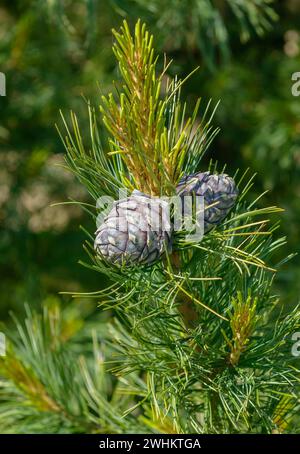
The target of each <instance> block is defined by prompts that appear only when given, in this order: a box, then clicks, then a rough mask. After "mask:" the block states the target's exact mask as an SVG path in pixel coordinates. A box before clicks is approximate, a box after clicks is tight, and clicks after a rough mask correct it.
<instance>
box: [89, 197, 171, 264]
mask: <svg viewBox="0 0 300 454" xmlns="http://www.w3.org/2000/svg"><path fill="white" fill-rule="evenodd" d="M171 230H172V229H171V225H170V222H169V205H168V203H167V202H165V201H163V200H161V199H159V198H150V197H149V196H147V195H145V194H142V193H141V192H139V191H133V193H132V195H131V196H130V197H128V198H126V199H123V200H118V201H116V202H114V205H113V208H112V210H111V211H110V213H109V214H108V216H107V217H106V218H105V220H104V222H103V224H102V225H101V226H100V227H99V228H98V230H97V231H96V239H95V243H94V248H95V250H96V251H97V252H98V254H99V255H100V256H102V257H103V258H104V259H106V260H107V261H109V262H111V263H113V264H117V265H127V266H130V265H135V264H151V263H154V262H155V261H157V260H158V259H159V258H160V256H161V255H162V254H163V252H164V251H165V250H166V248H167V249H168V250H170V247H171Z"/></svg>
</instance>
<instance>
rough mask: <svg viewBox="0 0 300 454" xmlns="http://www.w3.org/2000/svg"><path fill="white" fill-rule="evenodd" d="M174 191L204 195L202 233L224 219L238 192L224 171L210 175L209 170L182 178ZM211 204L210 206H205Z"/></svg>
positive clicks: (179, 193)
mask: <svg viewBox="0 0 300 454" xmlns="http://www.w3.org/2000/svg"><path fill="white" fill-rule="evenodd" d="M176 191H177V194H178V195H180V196H186V195H192V194H193V195H195V196H203V197H204V209H205V211H204V233H207V232H209V231H210V230H211V229H212V228H213V227H214V226H216V225H218V224H220V223H221V222H222V221H223V220H224V219H225V217H226V216H227V214H228V213H229V211H230V210H231V208H232V207H233V206H234V204H235V202H236V199H237V196H238V193H239V191H238V188H237V187H236V185H235V182H234V180H233V179H232V178H231V177H229V176H228V175H226V174H225V173H223V174H220V175H212V174H211V173H209V172H203V173H202V172H199V173H195V174H193V175H188V176H186V177H184V178H182V179H181V180H180V182H179V184H178V186H177V188H176ZM212 204H214V205H213V206H212V207H209V208H207V207H208V206H210V205H212Z"/></svg>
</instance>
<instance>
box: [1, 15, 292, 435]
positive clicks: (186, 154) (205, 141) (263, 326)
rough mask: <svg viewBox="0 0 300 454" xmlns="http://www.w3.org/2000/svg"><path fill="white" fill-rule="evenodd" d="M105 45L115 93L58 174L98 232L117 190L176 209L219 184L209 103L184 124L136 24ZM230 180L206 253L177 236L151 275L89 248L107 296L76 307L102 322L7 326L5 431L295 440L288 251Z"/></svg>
mask: <svg viewBox="0 0 300 454" xmlns="http://www.w3.org/2000/svg"><path fill="white" fill-rule="evenodd" d="M113 34H114V37H115V43H114V46H113V51H114V54H115V56H116V58H117V60H118V63H119V69H120V75H121V78H122V83H121V84H117V85H116V90H115V93H113V94H109V95H106V96H103V97H102V100H101V106H100V112H99V113H98V111H97V110H95V108H94V107H93V106H91V105H90V104H88V115H89V122H90V143H86V141H85V140H83V138H82V136H81V133H80V128H79V123H78V120H77V117H76V115H75V114H74V113H71V116H70V119H65V118H63V124H64V129H61V131H60V133H61V137H62V140H63V143H64V146H65V148H66V163H67V166H68V168H69V169H70V170H71V171H72V172H74V174H75V175H76V176H77V177H78V179H79V181H80V182H81V183H82V184H83V185H84V186H85V187H86V189H87V191H88V192H89V194H90V196H91V201H92V202H91V204H90V205H89V206H87V205H86V204H85V205H83V206H82V207H83V209H86V210H88V211H90V214H91V216H92V217H93V219H94V220H95V223H96V218H97V215H98V210H97V209H96V202H97V200H98V199H99V197H100V196H112V197H113V198H114V199H115V200H117V197H118V191H119V189H121V188H126V189H128V190H129V191H130V192H132V191H133V190H138V191H141V192H143V193H146V194H148V195H150V196H162V195H173V194H175V193H176V186H177V185H178V184H179V182H180V181H182V178H184V177H186V176H187V175H192V174H195V173H196V172H199V170H201V172H206V171H207V172H210V174H215V173H217V172H218V169H217V166H216V164H215V163H213V162H212V163H211V164H210V167H209V168H208V169H203V167H202V157H203V154H204V153H205V151H206V149H207V148H208V147H209V145H210V144H211V142H212V140H213V138H214V136H215V135H216V133H217V132H218V131H217V129H215V128H214V127H213V126H212V120H213V113H214V108H212V107H211V103H209V104H208V105H207V106H206V107H205V108H202V102H200V100H198V101H197V103H196V106H195V108H194V109H193V110H192V111H191V112H192V113H191V115H190V116H189V115H187V111H190V110H191V109H190V108H188V107H189V106H188V107H187V106H186V104H185V103H183V102H182V101H181V86H182V84H183V83H184V81H181V80H179V79H176V78H175V79H171V78H170V77H169V76H168V75H167V74H168V67H169V64H167V63H166V62H164V65H163V69H162V71H161V73H160V74H158V67H159V63H160V61H159V60H158V58H157V57H156V55H155V53H154V48H153V37H152V36H151V35H150V34H149V32H148V31H147V29H146V26H145V25H144V24H141V22H140V21H138V22H137V24H136V27H135V30H134V33H133V34H132V33H131V32H130V29H129V27H128V25H127V23H126V22H124V23H123V25H122V27H121V29H120V31H114V32H113ZM99 117H101V118H102V126H104V127H105V128H106V130H107V133H108V136H109V137H108V140H107V141H105V140H103V139H102V134H101V131H102V129H100V128H99V119H98V118H99ZM100 126H101V124H100ZM102 126H101V127H102ZM220 171H222V172H223V171H224V169H220ZM233 179H234V181H235V182H236V185H237V187H238V188H239V196H238V198H237V200H236V204H235V205H234V207H231V208H232V209H231V211H230V212H229V213H228V215H227V217H226V218H225V219H223V218H222V222H221V223H219V224H218V225H216V227H215V228H213V229H210V230H209V231H208V232H207V234H206V235H204V237H203V238H202V240H201V241H193V240H192V239H190V238H189V237H188V236H185V235H184V234H183V233H182V232H178V233H175V234H174V237H173V239H172V250H171V251H167V250H166V251H165V254H164V255H163V256H162V257H161V258H160V259H159V260H158V261H156V262H155V263H151V264H149V263H142V264H139V265H138V266H133V267H132V266H131V267H128V266H126V264H125V265H124V266H121V267H120V266H118V265H117V264H114V263H109V262H108V261H107V260H105V259H104V258H103V257H101V255H99V254H97V253H95V251H94V247H93V243H94V234H93V232H86V234H87V241H86V243H85V246H84V247H85V249H86V252H87V256H88V259H87V262H86V263H84V264H83V265H85V266H87V267H88V268H89V269H90V270H91V271H90V272H98V273H99V279H101V278H103V277H104V276H105V279H106V281H107V282H108V284H107V287H106V288H105V289H102V290H99V291H96V292H94V293H91V294H85V295H82V294H74V297H75V298H76V297H77V298H80V299H81V298H82V297H84V296H86V297H88V298H89V299H92V301H96V302H97V303H98V304H99V314H100V315H99V318H95V319H93V318H92V319H91V317H88V316H87V317H86V318H87V320H85V321H84V322H83V323H82V324H80V322H79V320H80V317H79V312H80V311H78V309H77V310H75V311H74V312H73V315H72V318H71V320H72V323H70V314H66V310H61V309H60V308H59V305H58V304H55V305H54V306H53V305H51V307H50V308H49V309H47V308H45V311H44V313H43V315H42V316H38V315H36V314H34V313H33V312H32V311H30V310H29V309H28V310H27V318H26V322H25V326H23V325H22V324H21V323H19V322H18V321H16V325H17V327H18V334H17V335H13V336H12V338H11V341H10V342H9V349H8V353H7V355H6V357H3V358H0V361H1V362H0V372H1V377H2V378H1V397H0V398H1V401H0V409H1V411H0V425H1V428H2V429H3V430H5V431H7V432H9V431H12V427H13V430H17V431H18V432H43V431H45V429H46V430H48V431H50V432H59V431H60V432H67V433H73V432H98V433H109V432H112V433H133V432H139V433H245V432H247V433H274V432H283V431H287V432H295V431H296V430H297V428H296V427H297V420H296V418H297V410H298V408H299V371H298V370H297V364H296V360H295V358H294V357H293V355H292V353H291V348H292V335H293V333H295V332H297V330H300V327H299V316H300V311H299V309H297V308H296V309H295V310H294V311H292V312H291V313H289V314H288V315H286V314H284V312H282V313H281V311H280V307H281V306H280V302H279V301H278V298H277V297H276V295H274V294H273V292H272V283H273V280H274V277H275V275H276V270H277V269H278V267H279V266H280V263H278V264H274V263H272V255H273V253H274V251H276V250H277V249H278V248H280V247H281V246H283V245H284V244H285V239H284V238H278V237H277V238H276V239H274V236H273V233H274V231H275V230H277V228H278V224H275V225H271V223H270V222H269V215H270V214H274V213H278V212H280V211H281V210H280V209H278V208H276V207H274V206H271V207H267V208H263V209H261V208H260V209H259V208H257V207H256V203H257V200H256V201H251V202H248V201H247V197H248V196H247V193H248V191H249V189H250V188H251V186H252V185H253V184H255V180H254V177H252V176H251V175H250V172H249V171H246V172H241V171H239V170H237V171H236V174H235V175H233ZM74 203H75V202H74ZM93 207H95V208H93ZM95 230H96V228H95ZM74 307H76V306H74ZM281 314H282V315H281ZM77 320H78V323H77ZM91 332H92V333H93V338H92V340H90V333H91ZM16 402H18V406H16Z"/></svg>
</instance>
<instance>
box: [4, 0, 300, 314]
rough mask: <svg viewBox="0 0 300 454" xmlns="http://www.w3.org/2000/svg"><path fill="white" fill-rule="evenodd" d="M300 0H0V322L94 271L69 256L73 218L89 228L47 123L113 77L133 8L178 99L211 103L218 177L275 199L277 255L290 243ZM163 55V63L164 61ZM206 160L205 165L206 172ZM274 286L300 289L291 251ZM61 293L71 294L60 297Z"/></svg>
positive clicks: (294, 238) (94, 96) (80, 194)
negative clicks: (1, 81) (118, 33)
mask: <svg viewBox="0 0 300 454" xmlns="http://www.w3.org/2000/svg"><path fill="white" fill-rule="evenodd" d="M299 15H300V2H299V1H298V0H286V1H284V2H283V1H274V2H269V1H268V0H251V1H250V0H248V1H244V2H243V1H241V0H231V1H225V0H223V1H222V0H219V1H217V0H216V1H214V2H213V1H210V0H189V1H188V0H169V1H166V0H159V1H158V0H147V1H146V0H124V1H122V0H119V1H117V0H115V1H113V0H105V1H104V0H102V1H101V0H98V1H97V0H75V1H74V0H73V1H62V0H61V1H60V0H43V1H42V0H35V1H30V0H23V1H3V0H2V1H1V2H0V71H1V72H3V73H5V75H6V82H7V96H6V97H1V98H0V225H1V228H0V276H1V279H0V318H1V319H6V318H7V315H8V312H9V310H11V309H13V310H14V311H17V312H20V311H22V307H23V303H24V302H25V301H27V302H28V303H29V304H30V305H32V306H38V305H40V304H41V302H43V301H45V300H48V299H50V300H51V298H56V297H57V294H58V292H59V291H93V290H97V289H99V287H101V286H102V285H103V282H102V280H101V279H102V278H101V276H100V275H98V274H97V273H93V272H91V271H89V270H87V269H85V268H83V267H82V266H80V265H78V264H77V261H78V259H84V258H85V254H84V251H83V249H82V242H83V241H84V239H85V236H84V234H83V233H82V232H81V231H80V229H79V225H81V224H82V225H84V226H85V227H86V228H87V229H88V230H90V231H93V230H94V229H95V226H94V225H92V223H91V220H90V219H89V218H88V216H87V215H86V214H85V213H84V212H82V211H81V210H80V208H78V207H77V206H71V205H68V206H63V205H58V206H55V207H50V205H51V204H53V203H54V202H59V201H66V200H68V199H69V198H72V199H76V200H88V195H87V194H86V193H85V192H84V190H83V189H82V187H81V186H80V184H79V183H78V182H77V181H75V179H74V178H73V176H72V175H71V174H70V173H68V172H67V171H65V170H64V169H63V168H62V167H60V164H61V163H62V162H63V152H64V150H63V146H62V144H61V142H60V139H59V137H58V134H57V131H56V129H55V123H59V121H60V120H59V109H62V111H63V112H64V113H65V114H67V112H68V111H69V110H70V109H72V110H75V111H76V112H77V114H78V116H79V118H80V119H81V127H82V128H83V130H84V128H86V127H87V121H86V119H87V111H86V105H85V102H84V100H83V97H82V95H84V97H86V98H89V99H90V100H91V102H92V103H93V104H95V105H97V104H99V87H98V84H100V86H101V88H102V90H103V91H104V92H105V91H107V90H109V89H110V88H111V87H112V83H113V80H114V79H117V78H118V70H117V67H116V63H115V60H114V57H113V54H112V50H111V45H112V35H111V28H112V27H114V28H117V27H118V26H119V25H120V23H121V21H122V19H123V18H126V19H127V20H128V21H129V22H130V23H131V24H134V22H135V21H136V20H137V18H138V17H141V18H142V19H143V20H144V21H146V22H147V24H148V27H149V28H150V30H151V32H152V33H153V34H154V35H155V45H156V49H157V51H158V52H159V53H160V54H163V53H166V54H167V55H168V58H169V59H171V58H172V59H173V61H174V62H173V65H172V66H171V69H170V73H171V74H175V73H177V74H178V75H179V76H180V77H182V78H183V77H185V76H186V75H187V74H188V73H189V72H190V71H191V70H192V69H193V68H194V67H195V66H198V65H200V70H199V71H198V72H197V73H196V74H195V75H193V77H192V78H190V79H189V81H188V82H187V84H186V86H185V88H184V91H183V94H184V97H185V98H186V99H187V101H188V106H190V108H191V109H192V108H193V105H194V102H195V99H196V98H197V97H199V96H201V97H202V98H203V100H204V102H207V101H208V100H209V99H210V98H212V100H213V103H214V104H215V103H216V102H217V101H218V100H219V99H220V100H221V104H220V106H219V108H218V110H217V113H216V116H215V125H217V126H220V127H221V132H220V134H219V135H218V137H217V139H216V140H215V142H214V143H213V145H212V146H211V148H210V153H209V155H208V156H207V158H206V159H207V162H208V160H209V159H210V158H213V159H217V160H218V161H219V162H220V163H222V164H223V163H227V165H228V172H229V173H231V172H234V171H235V169H237V168H240V169H242V170H245V169H246V168H247V167H250V168H251V170H252V171H253V172H258V175H257V178H256V179H255V185H254V186H253V188H252V193H251V197H255V196H256V195H258V194H259V193H261V192H262V191H265V190H268V191H269V192H268V193H267V194H266V196H265V197H264V198H263V199H262V201H261V204H262V205H267V204H269V205H275V204H276V205H279V206H281V207H283V208H284V209H285V212H284V213H283V214H282V215H281V224H282V225H281V232H282V233H283V234H284V235H286V236H287V245H286V249H285V250H284V251H281V254H282V256H281V257H283V256H284V255H288V254H289V253H291V252H294V251H296V252H297V250H298V249H299V241H300V234H299V228H298V223H299V222H300V203H299V196H300V178H299V177H300V97H298V98H297V97H293V96H292V94H291V86H292V81H291V77H292V74H293V73H294V72H296V71H300V21H299ZM162 60H163V59H162ZM205 165H206V163H203V167H205ZM276 286H277V290H278V292H279V293H280V294H281V296H282V298H283V302H284V304H292V305H293V304H295V303H296V302H297V301H298V299H299V291H300V259H299V258H298V257H296V258H294V259H293V260H292V261H290V262H289V263H287V264H286V265H284V266H283V267H282V269H281V271H280V273H279V275H278V278H277V281H276ZM63 298H64V299H65V301H66V302H67V301H68V297H63Z"/></svg>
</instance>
